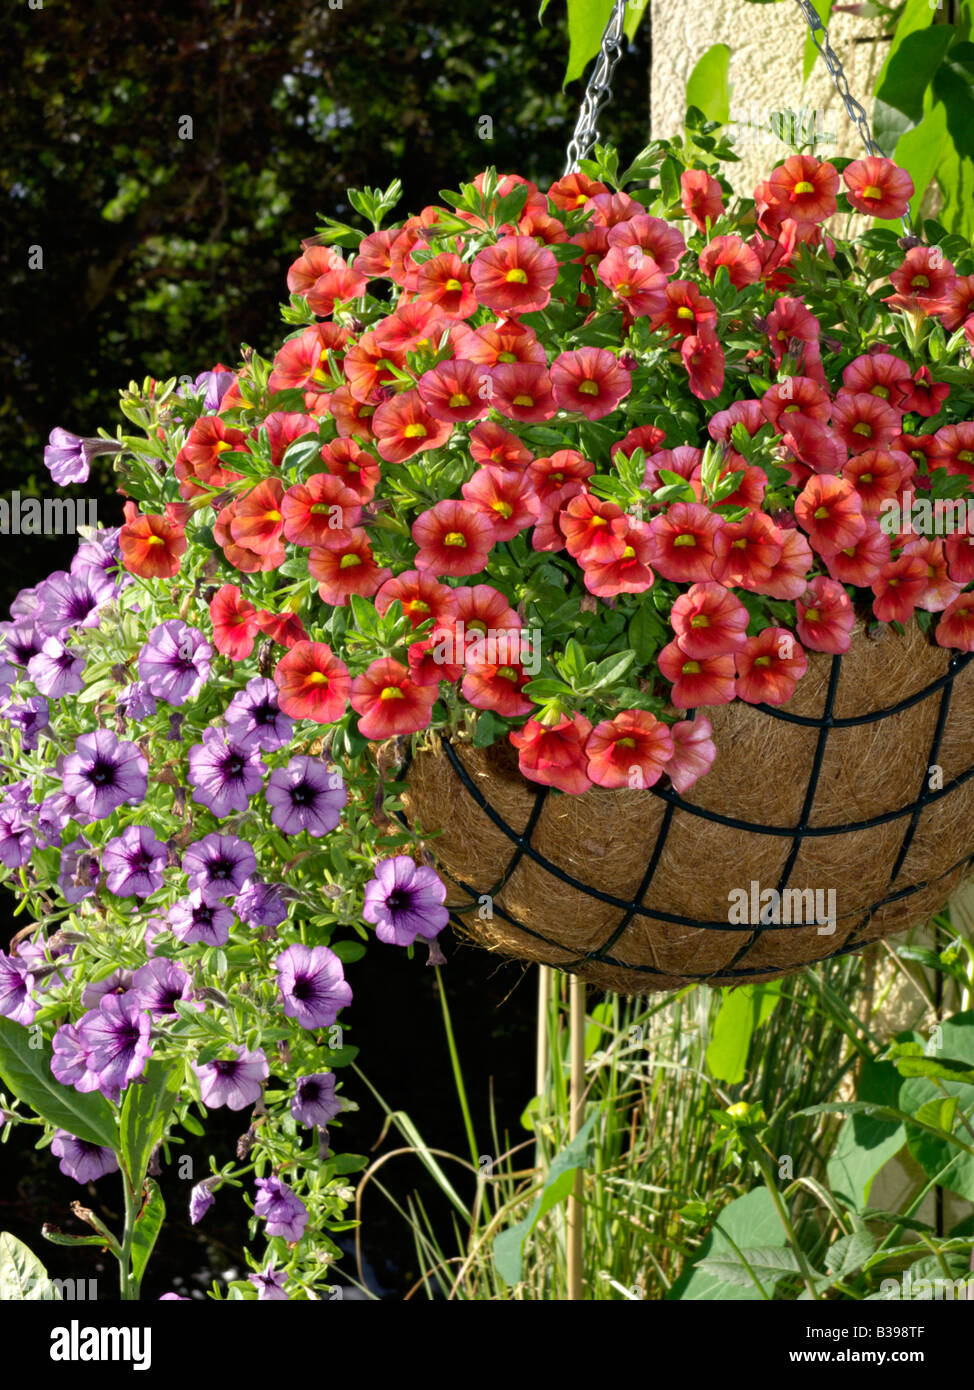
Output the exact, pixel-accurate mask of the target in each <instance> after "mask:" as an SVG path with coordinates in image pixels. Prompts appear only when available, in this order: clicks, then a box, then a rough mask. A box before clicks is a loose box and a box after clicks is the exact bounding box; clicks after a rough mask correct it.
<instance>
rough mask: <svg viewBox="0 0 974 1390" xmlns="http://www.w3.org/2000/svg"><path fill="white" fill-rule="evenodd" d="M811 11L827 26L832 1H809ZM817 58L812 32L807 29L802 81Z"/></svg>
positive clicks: (806, 78) (806, 79) (806, 77)
mask: <svg viewBox="0 0 974 1390" xmlns="http://www.w3.org/2000/svg"><path fill="white" fill-rule="evenodd" d="M811 3H812V7H813V9H815V10H817V11H818V16H819V18H820V19H821V21H822V23H823V24H828V22H829V15H831V13H832V0H811ZM817 57H818V49H817V48H816V46H815V40H814V39H813V38H812V31H811V30H810V29H809V31H808V33H807V34H806V35H805V53H804V56H803V57H802V81H803V82H807V81H808V76H809V73H810V72H811V70H812V68H813V67H814V66H815V59H816V58H817Z"/></svg>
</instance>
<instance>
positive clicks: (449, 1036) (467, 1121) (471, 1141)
mask: <svg viewBox="0 0 974 1390" xmlns="http://www.w3.org/2000/svg"><path fill="white" fill-rule="evenodd" d="M435 969H436V982H437V984H438V985H439V993H440V1008H441V1009H442V1011H443V1027H444V1028H445V1030H446V1044H447V1047H448V1048H449V1051H450V1065H451V1066H452V1068H453V1080H454V1082H455V1084H456V1088H457V1098H458V1099H459V1101H460V1109H461V1111H462V1112H463V1127H464V1129H465V1130H466V1133H467V1143H468V1145H469V1146H470V1158H471V1160H472V1162H473V1166H474V1168H475V1169H479V1161H478V1160H479V1157H480V1155H479V1154H478V1152H477V1140H476V1138H475V1137H474V1132H473V1119H472V1117H471V1115H470V1106H469V1104H468V1103H467V1089H466V1087H465V1086H464V1084H463V1070H462V1068H461V1066H460V1057H459V1055H458V1053H457V1044H456V1039H455V1038H454V1036H453V1024H452V1022H451V1020H450V1006H449V1004H448V1003H447V1002H446V987H445V985H444V982H443V976H442V974H441V973H440V967H439V966H436V967H435Z"/></svg>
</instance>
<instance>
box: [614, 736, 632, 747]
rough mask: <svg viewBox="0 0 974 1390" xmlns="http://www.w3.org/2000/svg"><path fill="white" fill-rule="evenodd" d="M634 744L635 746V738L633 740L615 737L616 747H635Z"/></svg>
mask: <svg viewBox="0 0 974 1390" xmlns="http://www.w3.org/2000/svg"><path fill="white" fill-rule="evenodd" d="M635 746H636V740H635V739H634V738H617V739H616V747H617V748H635Z"/></svg>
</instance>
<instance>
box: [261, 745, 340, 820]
mask: <svg viewBox="0 0 974 1390" xmlns="http://www.w3.org/2000/svg"><path fill="white" fill-rule="evenodd" d="M264 795H265V796H266V798H267V803H268V805H269V806H270V808H271V820H272V821H273V822H274V824H275V825H276V826H277V828H278V830H283V832H284V834H285V835H300V833H301V831H302V830H307V832H308V834H309V835H315V836H318V835H327V834H328V832H329V831H330V830H334V828H335V826H336V825H337V824H338V822H339V821H340V820H341V811H342V807H343V806H344V805H345V803H346V802H347V800H348V793H347V792H346V790H345V783H344V782H343V781H342V777H341V773H340V772H337V771H335V770H334V769H332V770H329V768H328V767H327V765H326V764H325V763H323V762H322V761H321V760H320V759H319V758H305V757H298V758H292V759H291V761H290V762H289V763H288V765H287V767H279V768H275V770H274V771H273V772H272V773H271V775H270V777H269V778H268V779H267V790H266V791H265V793H264Z"/></svg>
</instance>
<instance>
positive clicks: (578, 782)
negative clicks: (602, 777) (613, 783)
mask: <svg viewBox="0 0 974 1390" xmlns="http://www.w3.org/2000/svg"><path fill="white" fill-rule="evenodd" d="M591 732H592V726H591V724H590V723H589V721H588V720H587V719H586V718H585V717H584V715H581V714H573V715H563V716H562V718H561V719H559V720H557V722H555V723H552V724H547V725H546V724H542V723H541V722H540V720H538V719H529V720H528V722H527V723H526V724H525V726H524V728H523V729H517V730H515V731H514V732H513V733H512V734H510V735H509V738H510V741H511V743H512V744H513V745H514V747H515V748H516V749H517V750H518V759H517V762H518V767H519V768H520V771H521V776H522V777H526V778H527V779H528V781H530V782H540V783H541V784H542V785H543V786H546V787H558V788H559V790H560V791H563V792H569V793H570V794H572V795H577V794H578V793H580V792H584V791H588V789H589V787H590V786H591V785H592V783H591V781H590V780H589V777H588V776H587V774H586V772H585V767H586V764H587V761H588V760H587V758H586V756H585V744H586V742H587V741H588V736H589V734H590V733H591Z"/></svg>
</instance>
